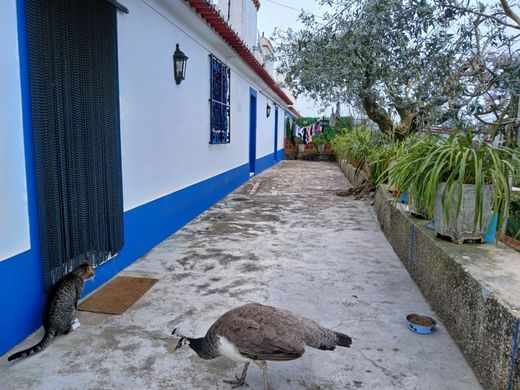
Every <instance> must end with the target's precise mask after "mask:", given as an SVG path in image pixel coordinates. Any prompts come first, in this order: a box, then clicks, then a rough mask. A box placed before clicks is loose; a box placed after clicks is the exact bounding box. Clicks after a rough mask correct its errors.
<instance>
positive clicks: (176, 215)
mask: <svg viewBox="0 0 520 390" xmlns="http://www.w3.org/2000/svg"><path fill="white" fill-rule="evenodd" d="M271 165H272V164H271ZM248 179H249V164H244V165H242V166H239V167H237V168H235V169H232V170H230V171H228V172H225V173H222V174H220V175H218V176H215V177H212V178H210V179H207V180H204V181H202V182H200V183H197V184H194V185H192V186H190V187H187V188H184V189H182V190H180V191H177V192H174V193H172V194H170V195H167V196H164V197H162V198H160V199H156V200H154V201H152V202H149V203H146V204H144V205H142V206H139V207H136V208H135V209H132V210H129V211H127V212H125V215H124V224H125V245H124V247H123V249H122V250H121V252H120V253H119V254H118V255H117V256H116V257H115V258H113V259H111V260H110V261H108V262H106V263H105V264H102V265H101V266H99V267H98V268H97V269H96V277H95V278H94V280H93V281H88V282H86V284H85V290H84V292H83V296H85V295H86V294H89V293H90V292H92V291H93V290H95V289H96V288H98V287H100V286H101V285H103V284H104V283H106V282H107V281H108V280H110V279H111V278H113V277H114V276H115V275H117V274H118V273H119V272H120V271H122V270H123V269H124V268H126V267H127V266H129V265H130V264H132V263H133V262H134V261H136V260H137V259H138V258H139V257H141V256H143V255H144V254H145V253H146V252H148V251H149V250H151V249H152V248H154V247H155V246H156V245H157V244H159V243H160V242H162V241H163V240H165V239H166V238H168V237H169V236H170V235H171V234H173V233H175V232H176V231H177V230H179V229H180V228H181V227H183V226H184V225H186V224H187V223H188V222H189V221H191V220H192V219H193V218H195V217H196V216H197V215H199V214H201V213H202V212H203V211H205V210H207V209H208V208H209V207H211V206H212V205H213V204H215V203H216V202H218V201H219V200H220V199H222V198H223V197H224V196H226V195H227V194H229V193H230V192H232V191H233V190H235V189H236V188H237V187H239V186H240V185H242V184H243V183H245V182H246V181H247V180H248ZM0 298H1V302H0V307H1V308H2V316H0V354H4V353H5V352H7V351H8V350H10V349H11V348H12V347H14V346H15V345H16V344H18V343H19V342H21V341H22V340H23V339H25V338H26V337H27V336H28V335H30V334H31V333H32V332H34V331H35V330H36V329H38V328H39V327H40V326H41V324H42V316H41V311H42V307H43V303H44V290H43V283H42V272H41V264H40V256H39V252H38V253H36V251H34V250H29V251H27V252H24V253H21V254H19V255H17V256H14V257H12V258H10V259H7V260H4V261H2V262H0Z"/></svg>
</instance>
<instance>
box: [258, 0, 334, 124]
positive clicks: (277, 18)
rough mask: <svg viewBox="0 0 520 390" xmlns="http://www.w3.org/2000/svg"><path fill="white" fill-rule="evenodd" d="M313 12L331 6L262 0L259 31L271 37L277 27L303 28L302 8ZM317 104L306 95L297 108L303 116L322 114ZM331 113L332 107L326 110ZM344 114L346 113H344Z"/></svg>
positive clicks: (310, 0)
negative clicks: (299, 18) (300, 19)
mask: <svg viewBox="0 0 520 390" xmlns="http://www.w3.org/2000/svg"><path fill="white" fill-rule="evenodd" d="M302 8H303V9H305V10H306V11H309V12H312V13H313V14H315V15H318V16H319V15H322V14H323V13H324V12H325V11H327V10H328V9H329V10H330V7H327V6H323V7H322V6H320V4H319V3H318V1H315V0H260V10H259V11H258V31H259V32H260V34H261V33H262V32H263V33H265V36H266V37H267V38H270V37H271V35H272V34H273V32H274V29H275V28H279V29H282V30H286V29H287V28H288V27H292V28H301V24H299V23H298V15H299V14H300V10H301V9H302ZM318 108H319V107H317V104H316V103H315V102H313V101H311V100H309V99H307V98H305V97H304V96H299V97H298V102H297V105H296V109H297V110H299V111H300V113H301V114H302V115H303V116H321V115H324V114H323V113H322V114H319V112H318ZM325 114H326V115H329V114H330V108H328V109H327V110H326V111H325ZM343 114H344V113H343Z"/></svg>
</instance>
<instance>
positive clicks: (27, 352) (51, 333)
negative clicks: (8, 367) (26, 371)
mask: <svg viewBox="0 0 520 390" xmlns="http://www.w3.org/2000/svg"><path fill="white" fill-rule="evenodd" d="M55 336H56V331H55V330H54V329H49V330H45V335H44V336H43V339H41V341H40V342H39V343H38V344H36V345H34V346H32V347H31V348H28V349H24V350H23V351H20V352H16V353H15V354H13V355H11V356H9V357H8V358H7V360H9V361H11V360H15V359H19V358H26V357H28V356H31V355H34V354H35V353H38V352H40V351H43V350H44V349H45V348H47V346H48V345H49V343H50V342H51V341H52V339H53V338H54V337H55Z"/></svg>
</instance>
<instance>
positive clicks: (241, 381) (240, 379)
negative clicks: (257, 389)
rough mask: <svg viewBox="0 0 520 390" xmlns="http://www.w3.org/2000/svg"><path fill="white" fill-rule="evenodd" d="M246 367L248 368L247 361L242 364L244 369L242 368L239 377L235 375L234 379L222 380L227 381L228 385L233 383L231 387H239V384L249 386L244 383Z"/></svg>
mask: <svg viewBox="0 0 520 390" xmlns="http://www.w3.org/2000/svg"><path fill="white" fill-rule="evenodd" d="M248 368H249V362H248V363H246V364H244V369H243V370H242V375H241V376H240V377H239V376H238V375H237V376H236V380H226V381H224V382H226V383H229V384H230V385H234V386H233V389H234V388H237V387H240V386H243V385H246V386H249V385H248V384H247V383H246V375H247V369H248Z"/></svg>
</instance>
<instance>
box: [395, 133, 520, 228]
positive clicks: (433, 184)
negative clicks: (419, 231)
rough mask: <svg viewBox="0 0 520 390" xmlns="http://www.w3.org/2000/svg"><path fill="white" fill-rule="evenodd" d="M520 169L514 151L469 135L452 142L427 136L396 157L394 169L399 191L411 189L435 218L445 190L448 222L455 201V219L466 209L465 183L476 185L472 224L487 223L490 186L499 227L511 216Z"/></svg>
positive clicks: (459, 135)
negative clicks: (512, 185) (485, 207)
mask: <svg viewBox="0 0 520 390" xmlns="http://www.w3.org/2000/svg"><path fill="white" fill-rule="evenodd" d="M519 167H520V155H519V152H518V151H516V150H512V149H508V148H505V147H495V146H493V145H489V144H486V143H478V144H475V143H474V142H472V136H471V134H470V133H467V134H465V133H461V132H457V133H454V134H452V135H451V136H450V137H449V138H448V139H442V138H439V137H432V136H428V137H423V138H422V139H420V140H419V141H418V142H417V143H416V144H415V145H412V146H411V147H409V148H408V149H407V150H406V152H405V153H404V154H403V155H402V156H400V157H399V158H398V159H397V163H396V165H395V166H394V167H392V169H391V170H390V177H391V181H392V182H393V183H394V184H395V185H396V187H397V190H398V192H400V193H402V192H404V191H410V192H412V193H413V195H414V197H415V199H416V200H418V201H419V202H420V204H421V205H422V206H423V207H424V208H425V210H426V213H427V217H431V216H432V215H433V211H434V207H435V200H436V196H437V191H438V188H439V185H440V184H441V183H445V184H444V185H443V186H442V188H443V189H442V206H443V210H444V213H445V217H446V220H449V218H450V210H451V208H452V207H453V204H452V203H453V199H456V200H457V201H456V202H455V203H456V205H458V206H457V210H456V216H458V215H459V213H460V208H461V205H462V195H463V185H464V184H474V185H475V193H476V197H475V208H474V210H475V211H474V225H475V227H476V226H477V224H478V223H479V222H480V224H481V225H482V224H483V223H485V220H486V218H487V216H484V215H483V194H484V186H486V185H489V184H492V188H493V210H494V212H497V213H498V215H499V219H498V225H497V226H498V228H499V229H501V228H502V226H503V224H504V221H505V220H507V217H508V216H509V204H510V194H511V191H510V183H509V177H513V176H514V175H515V172H517V171H518V168H519Z"/></svg>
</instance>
